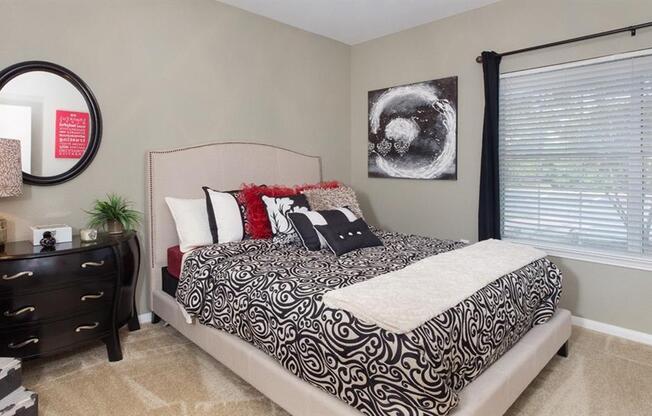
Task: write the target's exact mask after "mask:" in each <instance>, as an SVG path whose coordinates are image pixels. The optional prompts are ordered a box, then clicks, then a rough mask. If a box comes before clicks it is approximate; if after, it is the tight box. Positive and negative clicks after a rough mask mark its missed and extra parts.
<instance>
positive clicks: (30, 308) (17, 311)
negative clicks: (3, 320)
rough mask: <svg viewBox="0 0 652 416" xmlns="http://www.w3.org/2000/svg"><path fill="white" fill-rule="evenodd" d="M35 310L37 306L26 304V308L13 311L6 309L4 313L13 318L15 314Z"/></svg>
mask: <svg viewBox="0 0 652 416" xmlns="http://www.w3.org/2000/svg"><path fill="white" fill-rule="evenodd" d="M35 310H36V308H35V307H33V306H25V307H24V308H20V309H18V310H15V311H13V312H12V311H5V314H4V315H5V316H6V317H8V318H13V317H14V316H19V315H22V314H24V313H27V312H34V311H35Z"/></svg>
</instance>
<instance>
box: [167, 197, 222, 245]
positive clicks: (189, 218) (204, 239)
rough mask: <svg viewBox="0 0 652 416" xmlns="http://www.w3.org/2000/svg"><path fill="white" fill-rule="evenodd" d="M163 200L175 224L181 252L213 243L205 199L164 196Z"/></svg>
mask: <svg viewBox="0 0 652 416" xmlns="http://www.w3.org/2000/svg"><path fill="white" fill-rule="evenodd" d="M165 202H166V203H167V204H168V208H170V212H171V213H172V218H174V223H175V224H176V226H177V235H178V236H179V247H180V249H181V251H182V252H183V253H186V252H188V251H190V250H192V249H193V248H197V247H202V246H207V245H210V244H213V236H212V235H211V229H210V226H209V224H208V211H207V210H206V200H205V199H203V198H202V199H180V198H170V197H166V198H165Z"/></svg>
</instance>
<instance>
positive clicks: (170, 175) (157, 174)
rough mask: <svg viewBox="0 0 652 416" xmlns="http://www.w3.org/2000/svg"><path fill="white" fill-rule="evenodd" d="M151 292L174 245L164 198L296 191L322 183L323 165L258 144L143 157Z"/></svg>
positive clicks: (216, 145)
mask: <svg viewBox="0 0 652 416" xmlns="http://www.w3.org/2000/svg"><path fill="white" fill-rule="evenodd" d="M146 165H147V183H146V185H147V189H146V193H147V212H146V216H147V224H148V230H147V231H148V241H147V244H148V246H149V250H148V251H149V256H150V258H149V260H148V261H149V266H150V268H151V270H150V288H151V291H152V292H153V291H154V290H156V289H160V288H161V272H160V270H161V267H163V266H166V263H167V253H166V252H167V248H168V247H171V246H174V245H176V244H178V239H177V232H176V229H175V225H174V221H173V220H172V216H171V215H170V211H169V210H168V207H167V205H166V203H165V197H167V196H171V197H176V198H202V197H203V196H204V194H203V192H202V189H201V187H202V186H210V187H212V188H215V189H220V190H231V189H238V188H239V187H240V185H241V184H243V183H258V184H281V185H294V184H303V183H311V182H313V183H314V182H319V181H321V160H320V158H319V157H318V156H308V155H304V154H301V153H297V152H294V151H292V150H287V149H283V148H280V147H275V146H270V145H265V144H256V143H209V144H204V145H197V146H191V147H183V148H178V149H170V150H155V151H150V152H148V153H147V160H146Z"/></svg>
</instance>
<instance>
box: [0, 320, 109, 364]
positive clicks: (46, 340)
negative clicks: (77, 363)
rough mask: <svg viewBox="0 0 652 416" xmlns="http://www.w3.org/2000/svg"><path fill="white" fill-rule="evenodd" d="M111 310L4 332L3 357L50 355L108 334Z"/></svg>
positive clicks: (0, 332) (0, 345) (1, 335)
mask: <svg viewBox="0 0 652 416" xmlns="http://www.w3.org/2000/svg"><path fill="white" fill-rule="evenodd" d="M110 315H111V313H110V310H106V311H96V312H90V313H86V314H83V315H78V316H75V317H73V318H67V319H62V320H58V321H52V322H47V323H45V324H43V323H41V324H36V323H35V324H27V325H24V326H21V327H18V328H13V329H11V330H8V329H3V330H0V356H9V357H20V358H27V357H31V356H35V355H41V354H47V353H51V352H54V351H57V350H61V349H64V348H66V347H68V346H72V345H75V344H79V343H81V342H84V341H89V340H91V339H95V338H98V337H101V336H103V335H106V334H108V332H109V330H110V329H111V316H110Z"/></svg>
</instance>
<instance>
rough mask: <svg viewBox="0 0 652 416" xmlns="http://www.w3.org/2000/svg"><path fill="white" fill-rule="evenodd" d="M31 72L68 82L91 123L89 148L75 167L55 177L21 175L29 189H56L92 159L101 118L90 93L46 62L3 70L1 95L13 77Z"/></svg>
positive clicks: (63, 70)
mask: <svg viewBox="0 0 652 416" xmlns="http://www.w3.org/2000/svg"><path fill="white" fill-rule="evenodd" d="M34 71H42V72H49V73H52V74H55V75H58V76H60V77H62V78H64V79H66V80H67V81H68V82H70V83H71V84H72V85H73V86H74V87H75V88H77V90H78V91H79V92H80V93H81V95H82V96H83V97H84V100H85V101H86V105H87V106H88V112H89V117H90V120H91V128H90V134H89V138H88V147H87V148H86V152H84V155H83V156H82V157H81V158H80V159H79V161H77V163H75V165H74V166H73V167H72V168H70V169H69V170H67V171H66V172H63V173H60V174H58V175H54V176H36V175H32V174H29V173H25V172H23V182H25V183H27V184H31V185H57V184H60V183H63V182H66V181H69V180H71V179H72V178H74V177H76V176H77V175H79V174H80V173H82V172H83V171H84V169H86V168H87V167H88V165H90V163H91V162H92V161H93V159H94V158H95V155H96V154H97V151H98V149H99V148H100V141H101V140H102V114H101V113H100V107H99V106H98V105H97V100H96V99H95V96H94V95H93V92H92V91H91V89H90V88H89V87H88V85H86V83H85V82H84V81H83V80H82V79H81V78H79V77H78V76H77V75H76V74H75V73H73V72H72V71H70V70H69V69H67V68H64V67H62V66H60V65H57V64H53V63H51V62H45V61H27V62H20V63H17V64H14V65H11V66H10V67H7V68H5V69H3V70H2V71H1V72H0V91H2V88H3V87H4V86H5V85H6V84H7V83H8V82H9V81H11V80H12V79H14V78H15V77H17V76H19V75H21V74H24V73H27V72H34Z"/></svg>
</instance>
